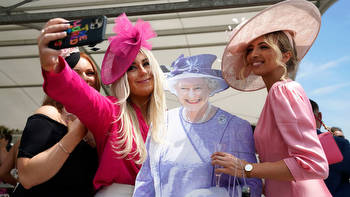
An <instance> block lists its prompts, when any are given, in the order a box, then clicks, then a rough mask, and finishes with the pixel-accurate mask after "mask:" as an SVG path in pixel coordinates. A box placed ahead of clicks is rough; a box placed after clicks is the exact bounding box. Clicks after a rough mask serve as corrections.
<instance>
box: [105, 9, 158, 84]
mask: <svg viewBox="0 0 350 197" xmlns="http://www.w3.org/2000/svg"><path fill="white" fill-rule="evenodd" d="M113 31H114V32H115V33H116V34H117V35H116V36H113V37H110V38H108V40H109V41H110V44H109V46H108V48H107V51H106V53H105V56H104V58H103V61H102V66H101V79H102V82H103V83H104V84H106V85H107V84H111V83H113V82H115V81H116V80H118V79H119V78H120V77H121V76H123V75H124V73H125V72H126V71H127V70H128V68H129V67H130V66H131V64H132V62H133V61H134V60H135V58H136V56H137V54H138V53H139V51H140V49H141V47H143V48H146V49H149V50H151V48H152V46H151V44H149V43H148V42H147V40H148V39H150V38H153V37H156V36H157V34H156V33H155V32H154V31H153V30H152V27H151V25H150V24H149V23H148V22H145V21H143V20H141V19H139V20H137V22H136V24H135V26H133V25H132V23H131V22H130V20H129V19H128V17H127V16H126V15H125V13H123V14H121V15H120V16H118V17H117V18H116V19H115V25H114V27H113Z"/></svg>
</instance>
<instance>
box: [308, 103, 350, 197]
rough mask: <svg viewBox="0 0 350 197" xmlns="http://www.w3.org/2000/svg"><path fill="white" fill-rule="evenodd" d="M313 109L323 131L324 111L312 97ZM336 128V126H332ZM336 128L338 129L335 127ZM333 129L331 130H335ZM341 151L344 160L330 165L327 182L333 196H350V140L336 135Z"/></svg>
mask: <svg viewBox="0 0 350 197" xmlns="http://www.w3.org/2000/svg"><path fill="white" fill-rule="evenodd" d="M310 103H311V106H312V110H313V112H314V115H315V119H316V128H317V134H320V133H321V125H322V113H321V112H320V111H319V107H318V104H317V103H316V102H315V101H313V100H311V99H310ZM332 128H336V127H332ZM333 130H336V129H333ZM333 130H331V131H332V132H333ZM334 140H335V142H336V143H337V145H338V147H339V149H340V151H341V153H342V154H343V158H344V159H343V161H341V162H339V163H335V164H332V165H330V166H329V175H328V178H327V179H325V183H326V185H327V187H328V189H329V191H330V192H331V194H332V195H333V197H348V196H350V183H349V178H350V167H349V166H350V144H349V141H348V140H346V139H345V138H344V135H343V137H339V136H337V135H335V136H334Z"/></svg>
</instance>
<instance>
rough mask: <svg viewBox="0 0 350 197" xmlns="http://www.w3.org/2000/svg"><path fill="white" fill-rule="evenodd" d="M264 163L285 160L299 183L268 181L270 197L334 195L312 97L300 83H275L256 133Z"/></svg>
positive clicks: (255, 136) (257, 146)
mask: <svg viewBox="0 0 350 197" xmlns="http://www.w3.org/2000/svg"><path fill="white" fill-rule="evenodd" d="M254 139H255V147H256V149H257V153H258V154H259V159H260V162H275V161H280V160H283V161H284V162H285V163H286V165H287V167H288V169H289V170H290V172H291V173H292V175H293V177H294V179H295V181H276V180H269V179H266V180H265V181H266V182H265V194H266V196H267V197H277V196H278V197H282V196H283V197H292V196H293V197H313V196H317V197H326V196H327V197H328V196H332V195H331V194H330V193H329V191H328V189H327V187H326V185H325V184H324V182H323V179H325V178H327V176H328V163H327V159H326V156H325V154H324V152H323V149H322V147H321V144H320V141H319V140H318V137H317V134H316V123H315V119H314V115H313V112H312V108H311V105H310V102H309V99H308V97H307V96H306V94H305V92H304V90H303V88H302V87H301V86H300V84H298V83H297V82H294V81H291V80H287V81H280V82H276V83H275V84H273V86H272V87H271V89H270V91H269V93H268V96H267V99H266V102H265V106H264V108H263V110H262V112H261V115H260V118H259V121H258V124H257V126H256V129H255V132H254Z"/></svg>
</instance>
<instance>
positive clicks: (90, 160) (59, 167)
mask: <svg viewBox="0 0 350 197" xmlns="http://www.w3.org/2000/svg"><path fill="white" fill-rule="evenodd" d="M61 55H62V56H63V57H65V59H66V61H67V62H68V64H69V66H70V67H71V68H72V69H73V70H75V71H76V72H75V73H77V75H78V76H80V77H79V79H80V80H81V83H85V84H87V85H89V86H91V87H92V88H93V89H94V90H95V91H96V92H98V91H99V90H100V80H99V76H98V72H97V68H96V65H95V64H93V62H92V61H91V59H90V58H89V57H88V56H87V55H86V54H84V53H79V51H78V50H77V48H73V49H65V50H63V51H61ZM71 99H72V98H71ZM88 133H89V132H88V130H87V129H86V127H85V126H84V125H83V124H82V123H81V122H80V120H79V119H78V118H76V117H75V116H74V115H72V114H70V113H68V112H67V111H66V109H65V108H64V106H63V105H62V104H61V103H60V102H58V101H56V100H54V99H52V98H50V97H48V96H46V97H45V99H44V101H43V104H42V106H41V107H40V108H39V109H37V110H36V112H35V113H34V115H32V116H30V117H29V118H28V120H27V123H26V126H25V128H24V130H23V134H22V137H21V143H20V146H19V151H18V159H17V168H18V175H19V182H20V184H19V185H18V186H17V187H16V189H15V191H14V193H13V196H14V197H22V196H23V197H24V196H37V197H38V196H43V197H44V196H45V197H46V196H53V197H55V196H57V197H58V196H77V197H83V196H84V197H89V196H91V197H92V196H93V195H94V189H93V183H92V182H93V177H94V175H95V172H96V170H97V166H98V158H97V151H96V147H94V145H91V143H88V142H89V141H91V140H93V139H89V140H87V139H88V138H89V136H90V135H89V134H88Z"/></svg>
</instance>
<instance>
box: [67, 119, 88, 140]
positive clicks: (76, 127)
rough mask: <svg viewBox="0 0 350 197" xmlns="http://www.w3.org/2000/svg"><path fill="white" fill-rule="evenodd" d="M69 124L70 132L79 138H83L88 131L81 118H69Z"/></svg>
mask: <svg viewBox="0 0 350 197" xmlns="http://www.w3.org/2000/svg"><path fill="white" fill-rule="evenodd" d="M67 126H68V132H69V133H74V135H75V136H76V137H78V138H80V140H81V139H83V137H84V136H85V135H86V133H87V131H88V130H87V128H86V127H85V126H84V125H83V123H81V122H80V120H79V118H76V119H74V120H69V121H68V123H67Z"/></svg>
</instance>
